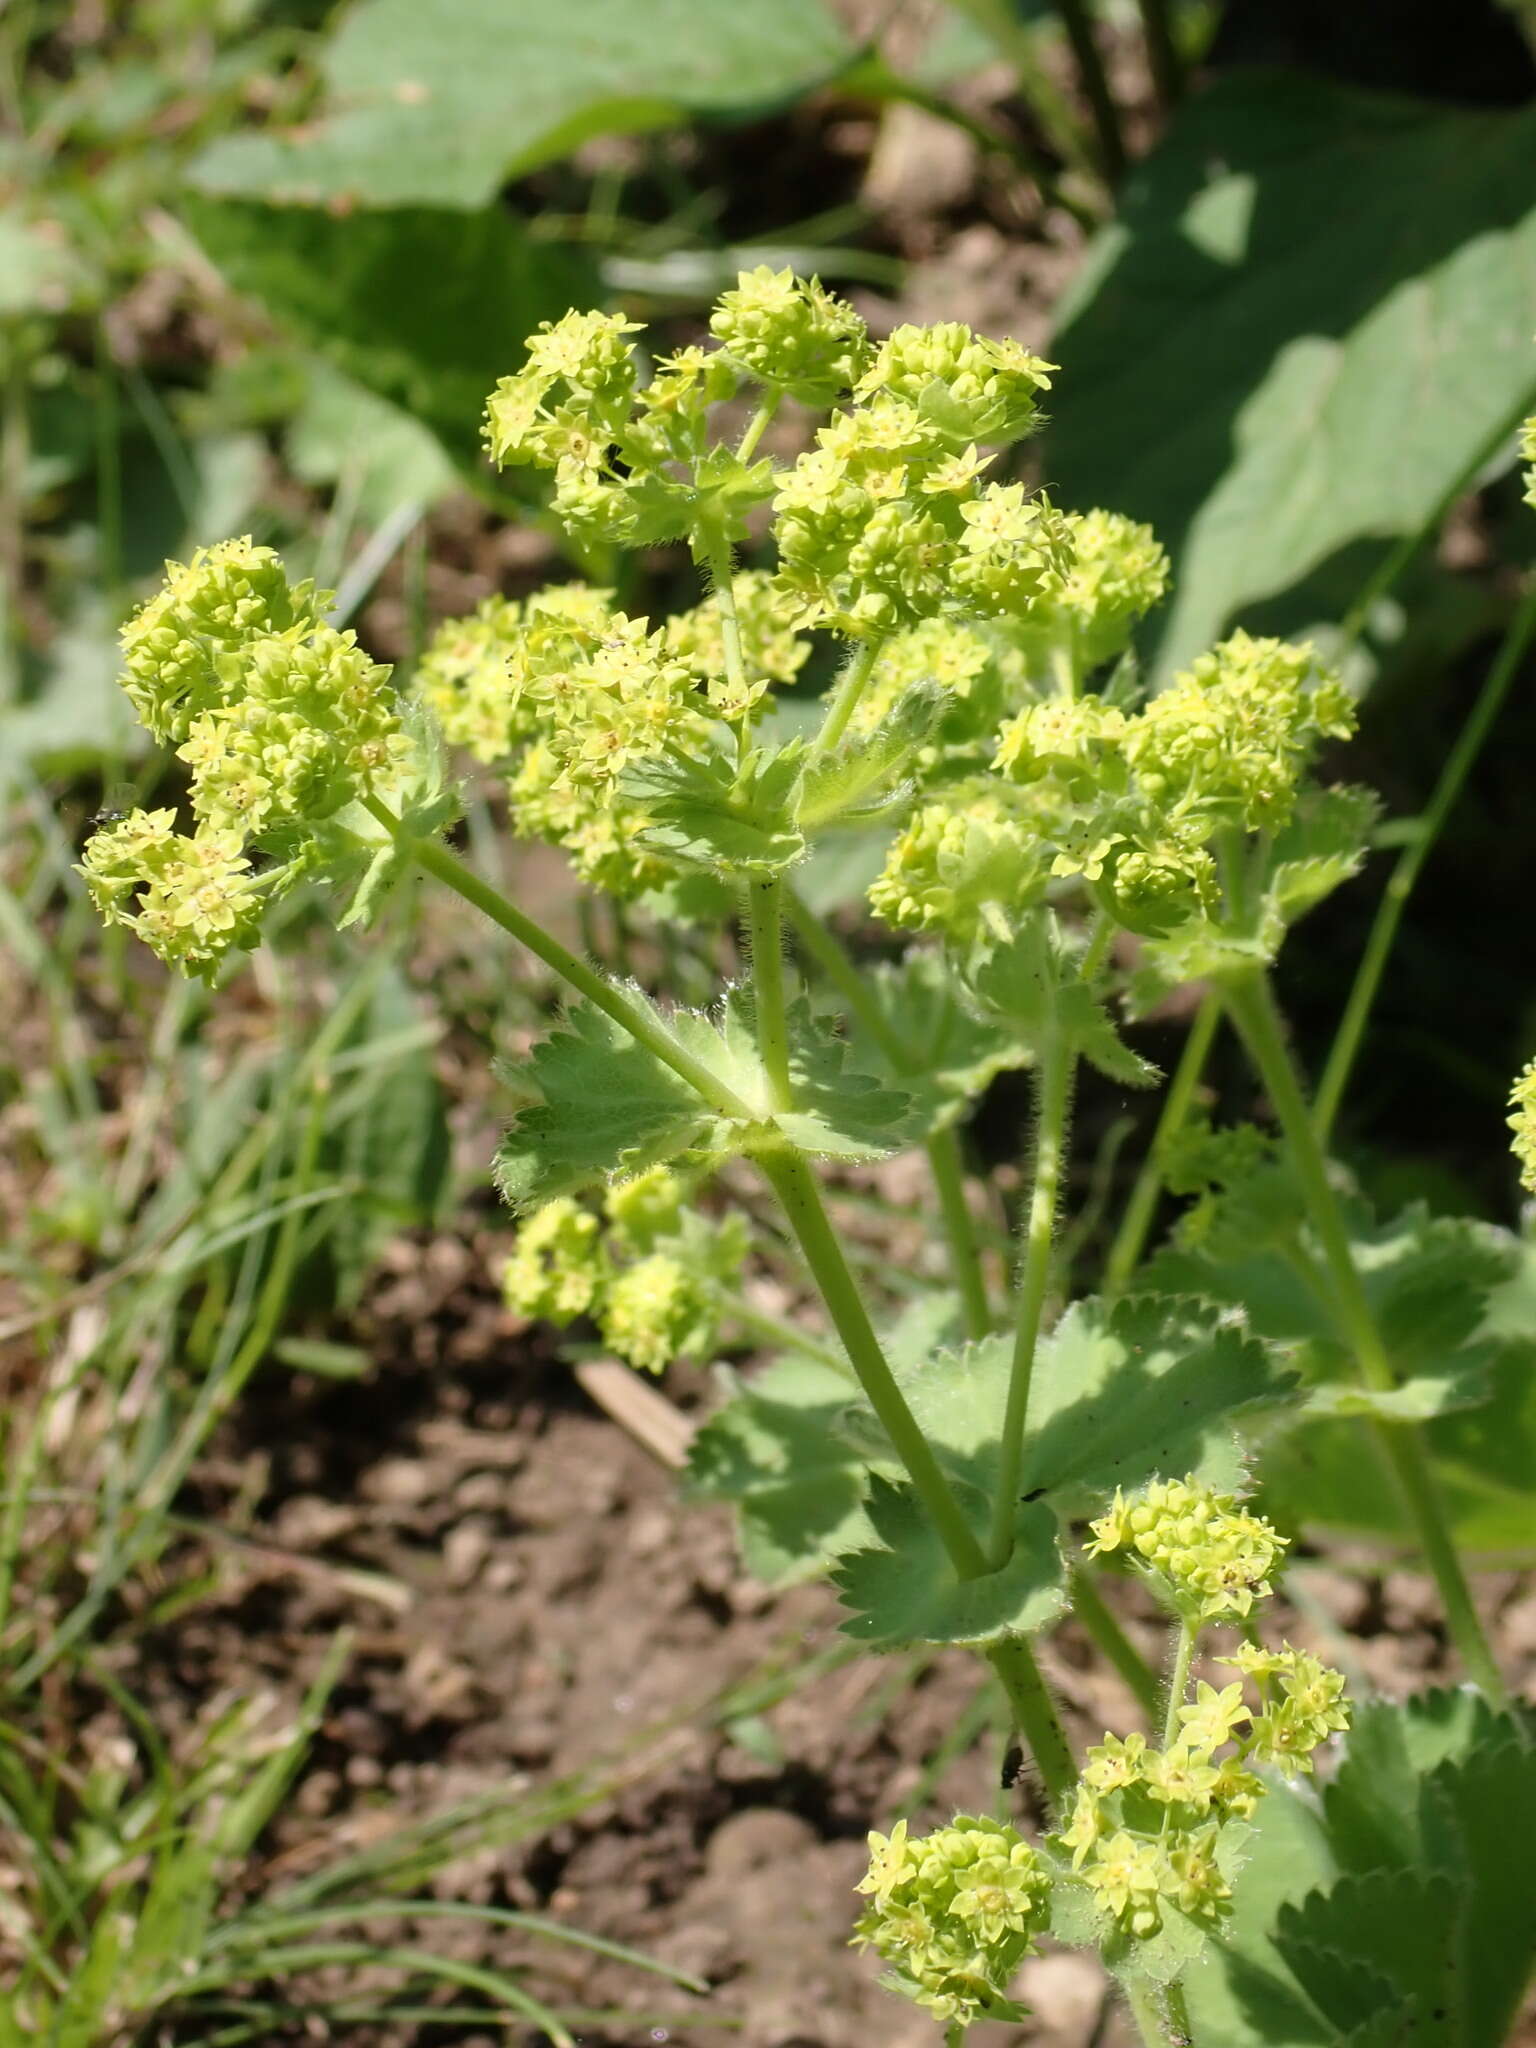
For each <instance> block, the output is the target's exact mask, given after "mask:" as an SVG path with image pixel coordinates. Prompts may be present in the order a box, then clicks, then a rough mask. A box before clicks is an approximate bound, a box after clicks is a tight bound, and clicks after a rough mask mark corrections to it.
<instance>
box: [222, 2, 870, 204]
mask: <svg viewBox="0 0 1536 2048" xmlns="http://www.w3.org/2000/svg"><path fill="white" fill-rule="evenodd" d="M848 55H849V45H848V42H847V39H846V38H845V36H844V35H843V32H842V31H841V29H840V28H839V27H838V26H837V24H836V22H835V20H834V18H833V16H832V14H831V13H830V11H829V10H828V9H827V8H826V7H824V6H823V5H822V4H821V0H775V5H774V6H772V7H761V8H759V7H743V6H741V5H739V4H738V0H650V4H649V5H648V6H646V7H643V8H637V7H636V6H635V5H634V4H633V0H581V4H580V5H579V6H577V7H570V8H563V9H562V8H550V7H545V6H540V5H539V4H537V0H434V4H433V5H432V6H431V7H429V8H423V7H422V6H421V5H420V4H419V0H361V4H360V5H357V6H354V7H352V8H351V9H349V10H347V11H346V12H345V13H344V14H343V16H342V20H341V26H340V28H339V29H338V31H337V33H336V34H335V35H334V36H333V37H332V39H331V42H330V44H329V46H328V47H327V48H326V50H325V53H324V55H323V57H322V60H321V69H322V73H323V76H324V81H325V85H326V88H327V100H326V104H325V105H324V107H323V108H322V110H321V112H320V114H319V116H318V117H312V118H310V119H308V120H306V121H305V123H304V125H303V126H302V127H301V128H297V129H294V130H292V131H290V132H289V133H288V134H286V135H283V134H273V133H270V132H269V133H265V134H246V135H234V136H227V137H224V138H222V139H221V140H219V141H217V142H214V143H212V144H211V145H210V146H209V147H208V148H207V149H205V150H204V151H203V152H202V154H201V155H200V156H199V157H198V158H197V159H196V161H195V163H194V165H193V169H192V176H193V178H194V180H195V181H196V182H197V183H198V184H200V185H201V186H202V188H203V189H204V190H206V191H210V192H222V193H242V194H259V195H261V196H263V197H270V198H273V199H278V200H285V201H298V202H300V203H303V204H308V205H317V206H318V205H321V204H334V203H335V202H336V201H338V200H342V201H350V202H352V203H354V204H361V205H364V206H404V205H420V204H425V205H431V206H443V207H471V208H472V207H480V206H486V205H489V204H490V202H491V201H492V200H494V199H495V197H496V195H497V193H498V192H499V191H500V189H501V187H502V186H503V185H504V184H505V183H506V181H507V180H508V179H509V178H511V177H513V176H516V175H519V174H521V173H523V172H525V171H528V170H531V169H533V168H534V167H535V166H536V165H538V164H541V163H547V162H550V161H551V160H552V159H554V158H556V157H561V156H566V155H569V153H570V152H571V151H572V150H573V149H575V148H576V147H577V146H578V145H579V144H580V143H582V142H584V141H586V140H587V139H588V138H589V137H591V136H593V135H599V134H608V135H613V134H623V133H626V132H631V133H632V132H635V131H637V130H642V129H647V128H656V127H661V126H664V125H666V124H668V123H671V122H675V121H678V120H681V119H682V118H683V117H684V116H685V115H686V114H688V113H690V112H698V113H705V114H715V115H730V114H738V115H739V114H747V113H752V112H755V111H757V110H759V109H762V108H767V107H771V106H772V105H774V104H775V103H776V102H782V101H785V100H788V99H792V98H794V97H796V96H797V95H798V94H799V93H800V92H802V91H803V90H804V89H805V88H806V87H807V86H809V85H812V84H814V83H817V82H819V81H820V80H821V79H823V78H825V77H827V76H828V75H830V74H831V73H833V72H835V71H836V70H837V69H839V68H840V66H841V65H842V64H843V63H844V62H845V60H846V58H847V56H848Z"/></svg>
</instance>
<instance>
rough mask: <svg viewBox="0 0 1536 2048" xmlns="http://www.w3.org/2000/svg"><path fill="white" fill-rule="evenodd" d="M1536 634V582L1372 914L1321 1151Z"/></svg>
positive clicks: (1320, 1104) (1319, 1112) (1323, 1091)
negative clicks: (1433, 857)
mask: <svg viewBox="0 0 1536 2048" xmlns="http://www.w3.org/2000/svg"><path fill="white" fill-rule="evenodd" d="M1533 633H1536V576H1533V577H1532V578H1531V579H1530V581H1529V583H1528V584H1527V586H1526V590H1525V595H1524V597H1523V598H1522V599H1521V601H1520V604H1519V606H1518V608H1517V610H1516V612H1515V615H1514V617H1513V618H1512V619H1511V620H1510V622H1509V628H1508V630H1507V631H1506V633H1505V635H1504V638H1503V641H1502V642H1501V643H1500V646H1499V651H1498V653H1497V655H1496V656H1495V657H1494V661H1493V665H1492V667H1491V668H1490V669H1489V671H1488V674H1487V676H1486V677H1485V679H1484V681H1483V687H1482V688H1481V690H1479V692H1478V694H1477V701H1476V702H1475V703H1474V704H1473V706H1472V709H1471V711H1470V712H1469V714H1468V716H1467V719H1466V722H1465V723H1464V724H1463V726H1462V728H1461V731H1460V733H1459V734H1458V735H1457V738H1456V744H1455V746H1454V747H1452V749H1451V751H1450V753H1449V754H1448V755H1447V756H1446V761H1445V766H1444V767H1443V768H1442V769H1441V771H1440V779H1439V781H1438V782H1437V783H1436V784H1435V789H1434V794H1433V795H1432V796H1431V797H1430V800H1429V804H1428V806H1427V807H1426V809H1425V811H1424V815H1423V817H1422V818H1421V819H1420V820H1419V828H1418V830H1417V832H1416V833H1415V834H1414V836H1413V838H1412V839H1411V840H1410V841H1409V843H1408V844H1407V845H1406V846H1405V847H1404V848H1403V850H1402V852H1401V853H1400V854H1399V855H1398V857H1397V865H1396V867H1394V868H1393V870H1392V874H1391V877H1390V879H1389V880H1388V882H1387V886H1386V888H1385V890H1384V891H1383V893H1382V898H1381V901H1380V903H1379V904H1378V905H1377V907H1376V918H1375V922H1374V923H1373V924H1372V926H1371V933H1370V937H1369V938H1368V939H1367V940H1366V944H1365V951H1364V953H1363V954H1362V955H1361V957H1360V965H1359V967H1358V968H1357V969H1356V970H1355V979H1354V983H1353V985H1352V986H1351V988H1350V991H1349V1001H1348V1002H1347V1003H1346V1004H1345V1006H1344V1015H1343V1017H1342V1019H1341V1020H1340V1023H1339V1028H1338V1032H1337V1034H1336V1035H1335V1037H1334V1041H1333V1047H1332V1050H1331V1051H1330V1052H1329V1054H1328V1063H1327V1065H1326V1066H1325V1067H1324V1068H1323V1077H1322V1079H1321V1081H1319V1083H1318V1086H1317V1097H1316V1100H1315V1102H1314V1103H1313V1107H1312V1114H1313V1118H1314V1120H1315V1122H1316V1126H1317V1133H1318V1137H1319V1138H1320V1139H1321V1140H1322V1142H1323V1143H1324V1144H1326V1143H1327V1141H1328V1134H1329V1132H1330V1131H1331V1130H1332V1129H1333V1124H1334V1119H1335V1118H1336V1117H1337V1115H1338V1113H1339V1104H1340V1103H1341V1102H1342V1100H1343V1098H1344V1090H1345V1088H1346V1087H1347V1086H1348V1085H1349V1077H1350V1074H1351V1073H1352V1072H1353V1070H1354V1065H1355V1061H1356V1059H1357V1058H1358V1057H1359V1053H1360V1045H1361V1041H1362V1040H1363V1038H1364V1036H1365V1028H1366V1024H1367V1023H1368V1021H1369V1019H1370V1014H1371V1006H1372V1004H1373V1003H1374V1002H1375V1000H1376V992H1377V990H1378V989H1379V988H1380V986H1381V977H1382V975H1383V973H1384V972H1385V970H1386V965H1387V961H1388V959H1389V957H1390V956H1391V952H1392V947H1393V945H1394V943H1395V942H1396V939H1397V928H1398V926H1399V924H1400V923H1401V922H1402V917H1403V911H1404V910H1405V909H1406V907H1407V903H1408V898H1409V897H1410V896H1411V895H1412V894H1413V890H1414V887H1415V885H1416V883H1417V882H1418V879H1419V872H1420V870H1421V869H1422V867H1423V866H1424V863H1425V861H1426V860H1427V859H1428V858H1429V855H1430V852H1431V850H1432V848H1433V847H1434V844H1435V842H1436V840H1437V839H1438V838H1439V837H1440V834H1441V833H1442V832H1443V831H1444V829H1445V825H1446V821H1447V820H1448V819H1449V817H1450V815H1451V812H1452V811H1453V810H1454V809H1455V807H1456V802H1457V799H1458V798H1459V797H1460V795H1461V792H1462V789H1463V787H1464V785H1465V783H1466V779H1467V776H1468V775H1469V774H1470V773H1471V770H1472V764H1473V762H1474V761H1476V759H1477V757H1478V755H1479V754H1480V753H1481V752H1482V750H1483V745H1484V743H1485V742H1486V740H1487V738H1488V734H1489V732H1490V731H1491V729H1492V727H1493V723H1494V720H1495V719H1496V718H1497V717H1498V715H1499V712H1500V710H1501V709H1502V708H1503V704H1504V699H1505V697H1506V696H1507V695H1508V692H1509V686H1510V684H1511V683H1512V682H1513V681H1514V678H1515V675H1516V672H1517V671H1518V669H1519V667H1520V663H1521V660H1522V658H1523V657H1524V655H1525V652H1526V649H1527V648H1528V647H1529V645H1530V643H1531V636H1532V634H1533Z"/></svg>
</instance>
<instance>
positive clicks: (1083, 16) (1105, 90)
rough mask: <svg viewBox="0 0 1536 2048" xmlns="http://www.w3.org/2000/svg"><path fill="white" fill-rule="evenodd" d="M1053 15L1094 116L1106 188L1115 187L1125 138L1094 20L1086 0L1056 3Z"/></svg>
mask: <svg viewBox="0 0 1536 2048" xmlns="http://www.w3.org/2000/svg"><path fill="white" fill-rule="evenodd" d="M1056 12H1057V14H1058V15H1059V16H1060V17H1061V25H1062V27H1063V28H1064V29H1065V30H1066V34H1067V41H1068V42H1069V43H1070V44H1071V45H1072V55H1073V58H1074V60H1075V62H1076V64H1077V75H1078V78H1079V81H1080V82H1081V84H1082V88H1083V97H1084V99H1086V100H1087V102H1088V111H1089V113H1090V114H1091V115H1092V117H1093V133H1094V137H1095V140H1096V141H1097V144H1098V158H1099V170H1100V172H1101V174H1102V176H1103V178H1104V181H1105V183H1106V184H1108V185H1118V184H1119V182H1120V178H1121V175H1122V173H1123V172H1124V170H1125V139H1124V137H1123V136H1122V135H1121V133H1120V116H1119V113H1118V111H1117V110H1116V107H1115V101H1114V95H1113V94H1112V93H1111V91H1110V89H1109V74H1108V73H1107V72H1106V71H1105V69H1104V58H1103V55H1102V53H1101V52H1100V49H1099V45H1098V40H1097V38H1096V37H1095V35H1094V32H1093V17H1092V15H1091V13H1090V11H1089V8H1088V6H1087V4H1086V0H1056Z"/></svg>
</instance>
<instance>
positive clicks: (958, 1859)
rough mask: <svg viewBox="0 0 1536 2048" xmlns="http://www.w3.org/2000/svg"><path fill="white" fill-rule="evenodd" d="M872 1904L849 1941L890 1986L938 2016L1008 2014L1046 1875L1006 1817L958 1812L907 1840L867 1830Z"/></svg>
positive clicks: (1037, 1921)
mask: <svg viewBox="0 0 1536 2048" xmlns="http://www.w3.org/2000/svg"><path fill="white" fill-rule="evenodd" d="M869 1845H870V1862H869V1872H868V1875H867V1876H865V1877H864V1878H863V1879H862V1880H861V1881H860V1883H859V1886H858V1889H859V1890H860V1891H861V1892H865V1893H867V1894H868V1895H869V1899H870V1903H869V1905H868V1907H867V1908H866V1910H865V1911H864V1913H863V1914H862V1915H861V1916H860V1919H859V1923H858V1926H857V1928H856V1929H855V1932H854V1940H855V1942H856V1943H858V1944H859V1945H861V1946H865V1947H869V1948H872V1949H873V1950H874V1951H875V1953H876V1954H877V1955H878V1956H880V1957H881V1958H882V1959H883V1960H884V1961H885V1962H887V1963H889V1964H890V1965H891V1967H892V1972H893V1981H894V1984H895V1986H896V1988H898V1989H900V1990H903V1991H905V1992H906V1993H907V1995H908V1996H909V1997H911V1998H913V1999H915V2000H916V2002H917V2003H918V2004H919V2005H921V2006H924V2007H926V2009H927V2010H928V2011H929V2012H931V2013H932V2014H933V2015H934V2017H935V2018H936V2019H940V2020H944V2021H946V2022H949V2021H960V2022H962V2023H964V2024H969V2023H970V2022H971V2021H973V2020H976V2019H981V2018H986V2017H989V2016H994V2017H998V2018H1008V2017H1009V2016H1010V2011H1011V2009H1010V2008H1009V2007H1008V2004H1007V2000H1006V1993H1007V1989H1008V1986H1009V1984H1010V1983H1011V1981H1012V1979H1013V1977H1014V1974H1015V1972H1016V1971H1017V1969H1018V1967H1019V1964H1020V1963H1021V1962H1022V1961H1023V1960H1024V1958H1025V1956H1027V1955H1029V1954H1030V1953H1031V1952H1032V1951H1033V1949H1034V1946H1035V1939H1036V1936H1037V1935H1038V1934H1040V1933H1042V1932H1043V1931H1044V1929H1045V1927H1046V1924H1047V1917H1048V1915H1047V1905H1048V1900H1049V1895H1050V1888H1051V1879H1050V1872H1049V1869H1048V1867H1047V1865H1046V1863H1045V1861H1044V1858H1043V1857H1042V1856H1041V1854H1040V1852H1039V1850H1038V1849H1036V1848H1034V1847H1033V1846H1032V1845H1031V1844H1030V1843H1028V1842H1026V1841H1025V1840H1024V1838H1023V1836H1022V1835H1020V1834H1019V1833H1018V1831H1017V1829H1015V1828H1012V1827H1010V1826H1008V1825H1007V1824H1006V1823H1004V1822H1000V1821H992V1820H980V1819H977V1818H976V1817H975V1816H974V1815H972V1814H968V1813H961V1814H956V1816H955V1818H954V1820H953V1821H952V1822H951V1823H950V1825H949V1826H948V1827H946V1828H937V1829H935V1830H934V1832H933V1833H932V1834H930V1835H921V1836H911V1835H909V1834H908V1832H907V1824H906V1822H905V1821H898V1822H897V1823H896V1826H895V1827H894V1828H893V1829H892V1830H891V1832H890V1834H889V1835H881V1834H871V1836H870V1838H869Z"/></svg>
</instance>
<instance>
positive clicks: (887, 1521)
mask: <svg viewBox="0 0 1536 2048" xmlns="http://www.w3.org/2000/svg"><path fill="white" fill-rule="evenodd" d="M964 1504H965V1505H966V1506H967V1507H968V1508H969V1509H971V1510H972V1516H971V1518H972V1520H973V1522H974V1524H975V1526H976V1528H977V1532H978V1535H979V1534H980V1533H981V1532H982V1531H983V1530H984V1528H985V1526H986V1502H985V1499H984V1498H981V1497H977V1496H975V1495H972V1496H969V1497H968V1498H967V1499H966V1501H965V1503H964ZM866 1512H867V1514H868V1516H869V1520H870V1524H871V1527H872V1528H873V1530H874V1533H875V1536H876V1538H877V1544H876V1545H875V1546H874V1547H871V1548H869V1549H866V1550H856V1551H853V1552H852V1553H850V1554H849V1555H848V1556H846V1557H844V1558H843V1559H841V1561H840V1562H839V1564H838V1565H837V1568H836V1569H835V1571H834V1572H833V1574H832V1582H833V1584H834V1585H835V1586H836V1587H837V1590H838V1592H839V1594H840V1595H841V1596H842V1600H843V1604H844V1606H845V1607H847V1608H848V1609H849V1610H850V1613H849V1618H848V1619H847V1620H846V1621H845V1622H844V1623H843V1630H844V1633H845V1634H847V1635H850V1636H852V1637H854V1638H855V1639H856V1640H857V1641H859V1642H862V1643H868V1644H870V1645H871V1646H872V1647H874V1648H876V1649H885V1650H895V1649H902V1648H904V1647H905V1646H906V1645H908V1644H909V1643H972V1644H986V1643H994V1642H999V1641H1001V1640H1002V1638H1003V1637H1005V1636H1010V1635H1028V1634H1033V1633H1034V1632H1035V1631H1037V1630H1039V1629H1042V1628H1045V1627H1047V1626H1048V1625H1049V1624H1050V1623H1051V1622H1053V1621H1054V1620H1055V1619H1056V1618H1057V1616H1058V1615H1059V1614H1061V1612H1062V1611H1063V1609H1064V1608H1065V1606H1066V1575H1065V1570H1064V1568H1063V1565H1062V1560H1061V1553H1060V1550H1059V1549H1058V1547H1057V1540H1056V1518H1055V1516H1054V1515H1052V1513H1051V1512H1050V1510H1049V1509H1048V1508H1044V1507H1041V1506H1039V1505H1038V1504H1036V1505H1033V1506H1024V1507H1021V1508H1020V1510H1019V1514H1018V1518H1017V1521H1016V1523H1015V1528H1014V1545H1013V1554H1012V1556H1011V1557H1010V1558H1009V1560H1008V1562H1007V1564H1006V1565H1004V1567H1003V1569H1002V1570H1001V1571H998V1572H988V1573H986V1574H985V1575H984V1576H982V1577H980V1578H975V1579H961V1578H957V1577H956V1575H955V1568H954V1566H953V1564H952V1563H951V1562H950V1559H949V1554H948V1552H947V1551H946V1550H945V1548H944V1546H943V1544H942V1543H941V1542H940V1541H939V1538H938V1536H937V1535H936V1534H935V1532H934V1529H933V1526H932V1524H931V1523H930V1521H929V1520H928V1517H927V1514H926V1513H925V1512H924V1510H923V1506H922V1503H921V1502H920V1501H919V1500H918V1498H917V1496H916V1494H915V1493H913V1492H912V1490H911V1488H910V1487H908V1486H906V1485H904V1484H895V1483H893V1482H892V1481H891V1480H888V1479H885V1478H881V1477H878V1476H877V1477H876V1478H874V1479H873V1481H872V1482H871V1485H870V1491H869V1496H868V1500H867V1502H866Z"/></svg>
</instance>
